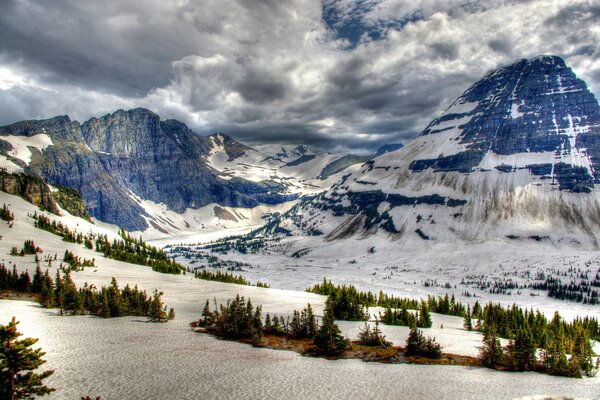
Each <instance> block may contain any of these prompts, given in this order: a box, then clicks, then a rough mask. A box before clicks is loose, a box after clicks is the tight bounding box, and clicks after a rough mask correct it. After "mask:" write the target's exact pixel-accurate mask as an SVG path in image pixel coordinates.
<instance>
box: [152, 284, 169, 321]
mask: <svg viewBox="0 0 600 400" xmlns="http://www.w3.org/2000/svg"><path fill="white" fill-rule="evenodd" d="M162 295H163V292H159V291H158V290H157V289H154V294H153V296H152V302H151V303H150V309H149V310H148V318H149V319H150V321H151V322H166V321H167V320H168V315H167V311H166V310H165V308H164V305H163V302H162V299H161V296H162Z"/></svg>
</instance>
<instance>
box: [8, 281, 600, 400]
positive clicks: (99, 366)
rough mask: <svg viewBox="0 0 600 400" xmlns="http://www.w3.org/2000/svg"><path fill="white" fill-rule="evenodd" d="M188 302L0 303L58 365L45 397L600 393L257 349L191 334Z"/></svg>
mask: <svg viewBox="0 0 600 400" xmlns="http://www.w3.org/2000/svg"><path fill="white" fill-rule="evenodd" d="M201 287H202V286H201V285H200V284H199V285H198V288H199V289H200V288H201ZM213 289H215V288H213ZM209 291H210V289H209ZM180 292H181V291H180ZM263 293H264V296H260V295H258V293H253V296H252V299H253V300H257V301H258V302H261V301H264V302H266V303H277V302H279V301H280V300H283V301H286V299H287V297H286V296H278V295H277V294H273V295H272V294H271V291H268V290H267V291H264V292H263ZM165 296H166V299H167V301H169V302H170V303H173V300H174V297H177V295H176V294H175V293H173V292H172V291H171V292H167V293H166V294H165ZM294 301H298V302H300V301H299V299H294ZM175 306H176V307H177V306H178V305H177V304H175ZM198 309H199V308H198ZM184 310H187V308H186V307H178V317H177V319H176V320H175V321H172V322H169V323H166V324H151V323H145V322H143V320H142V319H140V318H135V317H127V318H116V319H110V320H104V319H101V318H96V317H87V316H82V317H60V316H57V315H56V313H55V312H53V311H51V310H45V309H42V308H40V307H39V306H38V305H36V304H34V303H29V302H21V301H0V321H1V322H2V323H6V322H7V321H8V320H9V319H10V316H11V315H13V314H16V315H17V317H18V318H19V319H20V320H21V323H20V324H19V328H20V331H21V332H23V333H24V334H25V335H26V336H32V337H39V338H40V341H39V342H38V343H37V345H38V346H41V347H42V348H43V349H44V351H46V356H45V358H46V359H47V360H48V363H47V364H46V366H47V367H48V368H53V369H55V370H56V373H55V374H54V375H53V376H52V377H51V378H50V379H48V383H49V384H51V385H53V386H54V387H56V388H57V389H58V390H57V391H56V392H54V393H53V394H52V395H50V396H47V398H48V399H75V398H80V396H86V395H90V396H92V397H93V396H102V399H106V400H111V399H192V398H209V399H267V398H269V399H333V398H346V399H375V398H380V399H388V398H408V399H477V400H480V399H513V398H518V397H524V396H534V395H540V396H541V395H554V396H569V397H581V398H588V399H594V398H598V397H599V396H600V385H599V382H598V378H594V379H568V378H559V377H551V376H547V375H542V374H537V373H506V372H497V371H492V370H488V369H482V368H470V367H458V366H424V365H406V364H405V365H400V364H396V365H390V364H387V365H386V364H378V363H366V362H362V361H358V360H339V361H328V360H324V359H315V358H310V357H302V356H300V355H298V354H296V353H293V352H288V351H278V350H269V349H256V348H252V347H250V346H248V345H244V344H239V343H235V342H226V341H222V340H218V339H215V338H213V337H211V336H208V335H203V334H198V333H194V332H192V331H191V330H190V329H189V327H188V326H187V322H188V321H187V318H189V317H192V316H193V315H190V314H189V313H188V312H187V311H184ZM192 314H194V313H192Z"/></svg>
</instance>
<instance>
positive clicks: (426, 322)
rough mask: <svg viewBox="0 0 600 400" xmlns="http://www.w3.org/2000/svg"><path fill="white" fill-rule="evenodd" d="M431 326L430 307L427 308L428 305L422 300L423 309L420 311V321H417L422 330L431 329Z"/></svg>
mask: <svg viewBox="0 0 600 400" xmlns="http://www.w3.org/2000/svg"><path fill="white" fill-rule="evenodd" d="M431 324H432V323H431V315H430V314H429V307H427V303H425V302H424V301H422V300H421V309H420V311H419V320H418V321H417V325H418V326H420V327H422V328H431Z"/></svg>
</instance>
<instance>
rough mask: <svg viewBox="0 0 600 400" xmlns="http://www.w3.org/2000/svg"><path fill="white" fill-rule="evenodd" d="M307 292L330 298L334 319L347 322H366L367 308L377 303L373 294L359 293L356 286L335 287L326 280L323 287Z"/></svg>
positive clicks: (318, 286) (315, 287)
mask: <svg viewBox="0 0 600 400" xmlns="http://www.w3.org/2000/svg"><path fill="white" fill-rule="evenodd" d="M307 291H308V292H313V293H318V294H323V295H326V296H328V298H329V299H330V300H331V304H332V310H333V316H334V318H336V319H342V320H347V321H366V320H367V319H368V318H369V313H368V312H367V311H366V307H368V306H369V305H370V304H372V303H374V302H375V296H374V295H373V294H372V293H371V292H368V293H364V292H359V291H358V290H357V289H356V288H355V287H354V286H346V285H343V286H334V285H333V284H332V283H331V282H330V281H329V282H328V281H327V280H326V279H325V278H323V283H322V284H321V285H318V284H317V285H315V286H313V287H312V288H308V289H307Z"/></svg>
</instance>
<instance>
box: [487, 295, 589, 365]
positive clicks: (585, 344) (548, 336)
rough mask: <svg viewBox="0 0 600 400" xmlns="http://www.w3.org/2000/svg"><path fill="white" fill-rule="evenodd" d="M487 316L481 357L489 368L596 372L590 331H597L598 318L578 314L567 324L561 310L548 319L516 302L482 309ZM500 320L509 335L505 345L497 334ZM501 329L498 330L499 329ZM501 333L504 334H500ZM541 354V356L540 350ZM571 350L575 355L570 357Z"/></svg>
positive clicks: (504, 330) (502, 328) (503, 330)
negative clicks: (505, 306)
mask: <svg viewBox="0 0 600 400" xmlns="http://www.w3.org/2000/svg"><path fill="white" fill-rule="evenodd" d="M480 314H481V316H482V318H483V323H482V324H481V325H482V328H481V329H483V332H484V338H483V346H482V347H481V348H480V354H479V356H480V359H481V360H482V363H483V364H484V365H485V366H487V367H489V368H502V369H508V370H512V371H539V372H544V373H548V374H551V375H561V376H567V377H581V374H582V373H583V374H586V375H590V376H591V375H595V374H596V372H597V370H598V368H597V366H596V365H595V364H594V363H593V358H592V357H593V355H594V354H593V351H592V346H591V342H590V337H591V335H592V334H591V333H590V331H592V332H594V333H596V334H597V322H596V321H595V320H593V319H589V318H585V319H583V320H582V319H579V318H576V319H575V320H574V321H573V322H571V323H570V324H567V323H566V322H565V321H564V320H563V319H562V318H561V317H560V315H559V314H558V313H555V314H554V317H553V318H552V320H551V321H550V322H549V323H548V321H547V320H546V318H545V317H544V316H543V315H542V314H540V313H539V312H536V313H534V312H533V311H527V310H521V309H520V308H518V307H516V306H514V305H513V306H512V307H511V308H508V309H503V308H502V307H500V306H496V305H491V304H490V305H488V306H486V307H485V308H484V309H483V310H480ZM496 323H500V324H502V325H500V327H499V328H500V329H501V330H502V332H505V334H507V335H509V338H510V342H509V344H508V345H507V346H505V347H504V348H500V343H499V342H498V339H497V338H496V332H497V330H496V325H495V324H496ZM500 329H499V330H500ZM499 330H498V331H499ZM498 336H500V335H498ZM537 349H540V351H539V356H538V350H537ZM567 354H571V355H572V356H571V358H570V359H569V358H567Z"/></svg>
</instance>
